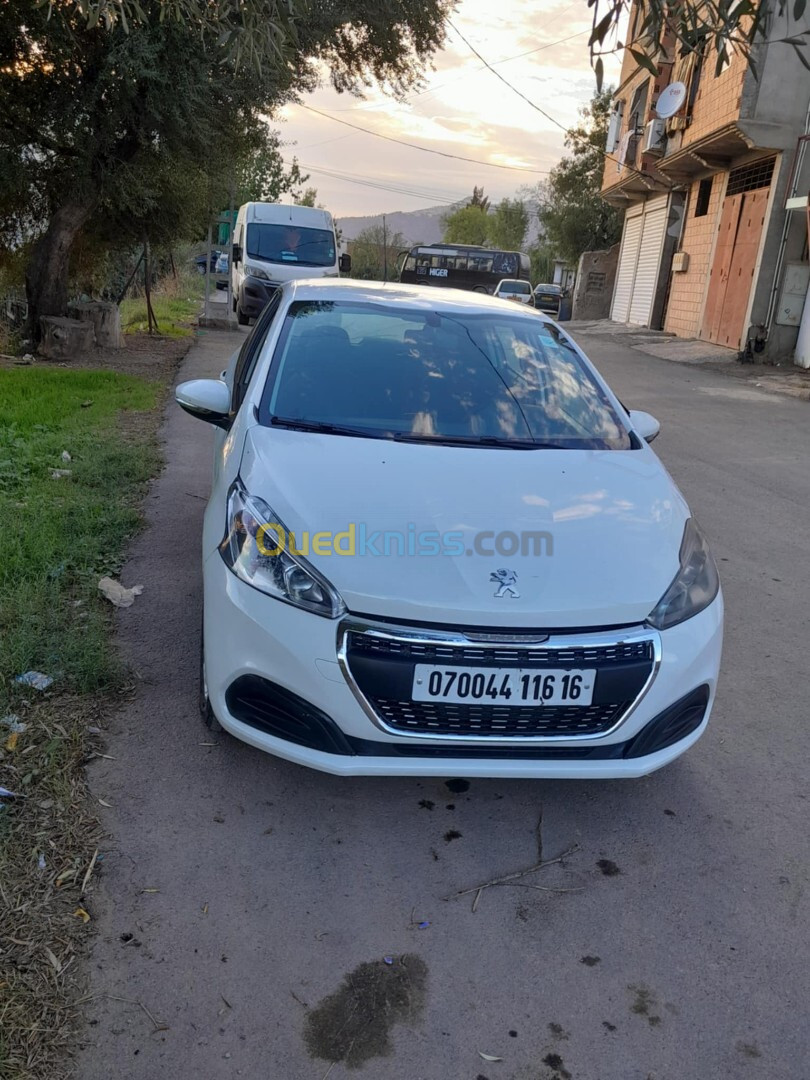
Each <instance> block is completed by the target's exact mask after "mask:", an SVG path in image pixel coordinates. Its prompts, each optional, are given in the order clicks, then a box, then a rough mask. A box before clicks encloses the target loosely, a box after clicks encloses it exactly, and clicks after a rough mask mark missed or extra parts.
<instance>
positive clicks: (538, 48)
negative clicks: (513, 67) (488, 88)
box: [336, 0, 590, 112]
mask: <svg viewBox="0 0 810 1080" xmlns="http://www.w3.org/2000/svg"><path fill="white" fill-rule="evenodd" d="M579 5H580V0H577V3H576V4H571V6H570V7H567V8H566V9H565V11H562V12H560V16H559V17H560V18H562V16H563V15H565V14H566V13H567V12H569V11H570V10H571V8H574V7H579ZM588 33H590V27H586V28H585V29H584V30H578V31H577V32H576V34H569V35H568V37H564V38H559V39H558V40H557V41H547V42H546V44H545V45H538V46H536V48H534V49H527V50H526V51H525V52H522V53H516V54H515V55H514V56H505V57H504V58H503V59H502V60H493V61H492V66H493V67H497V66H498V65H499V64H509V63H511V62H512V61H513V60H522V59H523V57H524V56H533V55H534V54H535V53H539V52H542V51H543V50H544V49H551V48H553V47H554V46H555V45H564V44H565V43H566V42H568V41H573V39H574V38H578V37H582V35H583V34H588ZM486 68H487V65H486V64H482V65H481V67H479V68H476V69H475V71H465V72H462V74H461V75H458V76H457V77H456V78H455V79H448V81H447V82H443V83H439V85H438V86H428V87H426V88H425V89H424V90H419V91H417V93H415V94H412V95H411V97H410V98H409V99H406V100H405V101H404V102H403V104H405V105H412V104H413V103H414V101H415V99H416V98H421V97H424V96H425V94H437V93H438V92H439V91H440V90H443V89H444V88H445V87H446V86H453V85H454V84H455V83H457V82H461V80H462V79H468V78H469V77H470V75H477V74H478V72H479V71H485V70H486ZM390 104H391V102H390V101H381V102H378V103H377V104H376V105H366V106H360V107H359V108H351V109H337V110H336V112H370V111H371V110H372V109H384V108H387V107H388V106H389V105H390Z"/></svg>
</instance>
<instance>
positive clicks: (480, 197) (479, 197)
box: [467, 187, 489, 214]
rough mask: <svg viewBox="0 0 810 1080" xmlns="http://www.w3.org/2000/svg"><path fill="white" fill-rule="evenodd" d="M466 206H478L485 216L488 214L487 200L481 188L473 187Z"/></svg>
mask: <svg viewBox="0 0 810 1080" xmlns="http://www.w3.org/2000/svg"><path fill="white" fill-rule="evenodd" d="M467 206H480V207H481V209H482V210H483V211H484V213H485V214H488V213H489V199H488V198H487V196H486V195H485V194H484V189H483V187H473V193H472V198H471V199H470V201H469V202H468V203H467Z"/></svg>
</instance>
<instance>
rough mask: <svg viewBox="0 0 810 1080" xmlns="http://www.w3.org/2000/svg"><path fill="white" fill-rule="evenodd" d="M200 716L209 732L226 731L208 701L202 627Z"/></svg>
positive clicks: (201, 629) (201, 631)
mask: <svg viewBox="0 0 810 1080" xmlns="http://www.w3.org/2000/svg"><path fill="white" fill-rule="evenodd" d="M200 715H201V716H202V718H203V723H204V724H205V726H206V727H207V728H208V730H209V731H212V732H217V731H224V730H225V729H224V728H223V726H222V724H220V722H219V720H217V718H216V716H214V710H213V709H212V708H211V702H210V701H209V700H208V684H207V682H206V678H205V639H204V638H203V627H202V625H201V626H200Z"/></svg>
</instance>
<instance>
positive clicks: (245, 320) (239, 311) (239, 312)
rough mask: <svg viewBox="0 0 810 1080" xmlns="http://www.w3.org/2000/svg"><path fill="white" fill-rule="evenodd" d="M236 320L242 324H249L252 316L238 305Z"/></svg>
mask: <svg viewBox="0 0 810 1080" xmlns="http://www.w3.org/2000/svg"><path fill="white" fill-rule="evenodd" d="M236 321H237V322H238V323H239V325H240V326H247V324H248V323H249V322H250V316H249V315H245V313H244V311H242V309H241V308H240V307H239V306H238V305H237V307H236Z"/></svg>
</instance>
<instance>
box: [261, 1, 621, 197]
mask: <svg viewBox="0 0 810 1080" xmlns="http://www.w3.org/2000/svg"><path fill="white" fill-rule="evenodd" d="M452 21H453V23H454V24H455V26H456V27H457V29H458V31H459V32H460V34H461V35H463V36H464V37H465V38H467V40H468V41H469V42H470V44H471V45H472V46H473V47H474V48H475V49H477V50H478V51H479V52H480V53H481V55H482V56H483V58H484V59H485V60H487V61H489V62H490V63H492V64H493V65H495V66H496V70H497V71H499V72H500V73H501V74H502V75H503V76H504V78H506V79H507V80H508V81H509V82H510V83H511V84H513V85H514V86H515V87H516V88H517V89H518V90H520V91H521V93H523V94H525V95H526V97H527V98H529V99H530V101H532V102H534V103H536V104H537V105H538V106H539V107H540V108H541V109H542V110H543V111H544V112H545V113H547V114H548V116H549V117H551V118H553V119H548V118H547V117H545V116H543V115H541V113H540V112H538V111H537V110H536V109H534V108H532V106H531V105H530V104H528V103H526V102H525V101H522V100H521V99H520V97H518V96H517V94H515V93H514V92H513V91H512V90H510V89H509V88H508V87H507V86H505V85H504V84H503V83H502V82H501V81H500V80H499V79H498V78H497V77H496V76H495V75H494V74H493V73H492V72H491V71H489V70H487V69H486V68H485V67H484V66H483V65H482V63H481V61H480V60H478V59H477V58H476V57H475V56H474V55H473V54H472V53H471V51H470V49H469V48H468V47H467V45H465V44H464V42H463V41H462V40H461V38H460V37H459V35H458V34H457V33H456V32H455V31H453V30H452V29H451V30H450V31H449V32H448V39H447V43H446V46H445V48H444V49H443V50H442V52H441V53H439V54H438V55H437V56H436V57H435V58H434V62H433V67H432V70H430V71H428V72H427V73H426V76H425V80H424V83H423V85H422V86H421V87H420V88H418V90H417V91H414V92H413V93H411V94H410V95H409V96H408V99H407V101H405V102H398V101H394V100H393V99H391V98H386V97H385V96H384V95H383V94H382V93H381V92H380V91H378V90H372V91H369V92H368V93H367V94H366V97H365V98H364V99H362V100H358V99H356V98H352V97H350V96H348V95H345V94H337V93H336V92H335V91H333V90H332V89H331V88H326V87H323V88H321V89H320V90H318V91H316V92H315V93H314V94H311V95H308V97H307V98H306V99H305V103H306V104H309V105H312V106H313V107H315V108H317V109H320V110H322V111H323V112H326V113H330V114H332V115H333V116H334V117H337V118H339V119H341V120H344V121H348V122H349V123H352V124H357V125H359V126H361V127H363V128H368V129H369V130H371V131H375V132H379V133H380V134H383V135H387V136H390V137H392V138H396V139H403V140H405V141H408V142H415V143H420V144H421V145H424V146H427V147H431V148H433V149H436V150H442V151H445V152H449V153H455V154H458V155H460V156H463V157H472V158H477V159H481V160H482V161H484V162H490V163H492V164H493V165H494V164H499V165H509V166H512V167H513V168H515V169H522V170H529V169H531V170H534V172H529V171H523V172H519V171H513V172H509V171H506V170H503V169H498V168H493V167H488V166H487V165H480V166H479V165H473V164H468V163H465V162H462V161H451V160H449V159H447V158H442V157H438V156H434V155H432V154H426V153H423V152H420V151H418V150H412V149H408V148H406V147H402V146H398V145H396V144H395V143H390V142H384V141H383V140H381V139H378V138H375V137H373V136H372V135H368V134H365V133H363V132H359V131H358V132H354V131H351V130H350V129H348V128H345V127H341V126H340V125H339V124H337V123H335V122H334V121H333V120H330V119H328V118H326V117H322V116H318V115H316V114H315V113H311V112H307V111H306V110H304V109H302V108H299V107H297V106H289V107H288V108H286V109H284V110H283V113H282V117H280V119H281V118H283V119H284V121H285V122H284V123H283V124H282V134H283V137H284V139H285V140H288V141H290V142H293V141H294V142H295V146H290V147H288V148H287V156H288V157H291V156H292V155H293V154H296V155H297V156H298V158H299V160H300V161H301V162H303V163H305V164H306V165H307V166H308V167H309V168H310V170H311V180H310V183H311V184H314V185H315V186H316V187H317V188H318V197H319V200H320V201H321V202H323V203H324V204H325V205H326V206H327V207H328V208H329V209H331V210H332V211H333V213H335V214H336V215H338V216H341V215H343V216H346V215H351V214H369V213H381V212H385V211H391V210H395V209H397V210H411V209H413V210H415V209H419V208H424V207H426V206H428V205H430V196H432V195H433V194H434V193H435V194H438V195H441V197H442V199H443V200H446V201H452V200H455V199H461V198H464V197H465V196H467V195H468V194H469V193H470V192H471V191H472V187H473V185H474V184H477V185H479V186H480V185H482V184H483V186H484V187H485V189H486V192H487V194H488V195H489V196H490V197H491V198H493V199H498V198H502V197H504V196H505V195H512V194H513V193H514V192H515V191H516V190H517V189H518V188H519V187H521V186H523V185H526V184H534V183H537V182H538V181H539V180H542V179H543V176H544V175H545V173H546V172H547V171H548V169H549V168H551V167H552V166H553V165H554V164H555V163H556V162H557V161H558V160H559V158H560V156H561V155H562V153H563V152H564V146H563V139H564V133H563V131H562V130H561V129H560V127H559V126H557V124H556V123H554V121H558V122H559V124H562V125H563V126H564V127H569V126H571V125H572V124H575V123H576V122H577V119H578V115H579V110H580V109H581V108H582V106H583V105H585V104H587V102H588V101H589V99H590V98H591V96H592V95H593V93H594V90H595V81H594V76H593V73H592V71H591V68H590V61H589V56H588V31H589V29H590V25H591V20H590V9H589V8H588V7H587V4H586V0H574V2H573V3H571V2H566V0H546V2H543V0H539V2H538V0H512V2H511V3H510V5H509V10H508V12H506V13H504V11H503V7H502V6H500V5H496V4H492V3H491V0H462V2H461V3H460V4H459V6H458V8H457V10H456V12H455V14H454V15H453V16H452ZM572 35H577V36H575V37H574V38H573V40H568V41H564V42H562V43H560V44H555V43H556V42H560V40H561V39H563V38H571V36H572ZM530 50H531V52H530V54H529V55H527V56H518V54H520V53H525V52H529V51H530ZM538 50H539V51H538ZM511 57H516V59H510V60H509V62H507V63H496V62H498V61H503V60H505V59H506V58H511ZM617 74H618V62H617V61H616V60H615V59H611V60H609V61H608V62H607V63H606V79H607V80H608V81H610V80H611V79H612V80H613V81H614V82H615V81H616V77H617ZM318 167H321V168H324V169H327V170H329V171H342V172H344V173H350V174H352V175H353V176H354V177H362V178H368V179H369V180H372V181H373V182H375V183H381V184H390V185H392V186H396V187H400V188H403V189H408V190H412V191H418V192H420V193H425V194H426V196H427V197H426V198H422V199H420V198H417V197H416V196H415V195H403V194H401V193H394V192H390V193H389V192H387V191H382V190H378V189H372V188H367V187H363V186H360V185H358V184H356V183H354V182H352V181H350V180H348V179H336V178H334V177H329V176H326V175H323V174H320V175H319V174H318V172H317V171H316V169H317V168H318Z"/></svg>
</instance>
